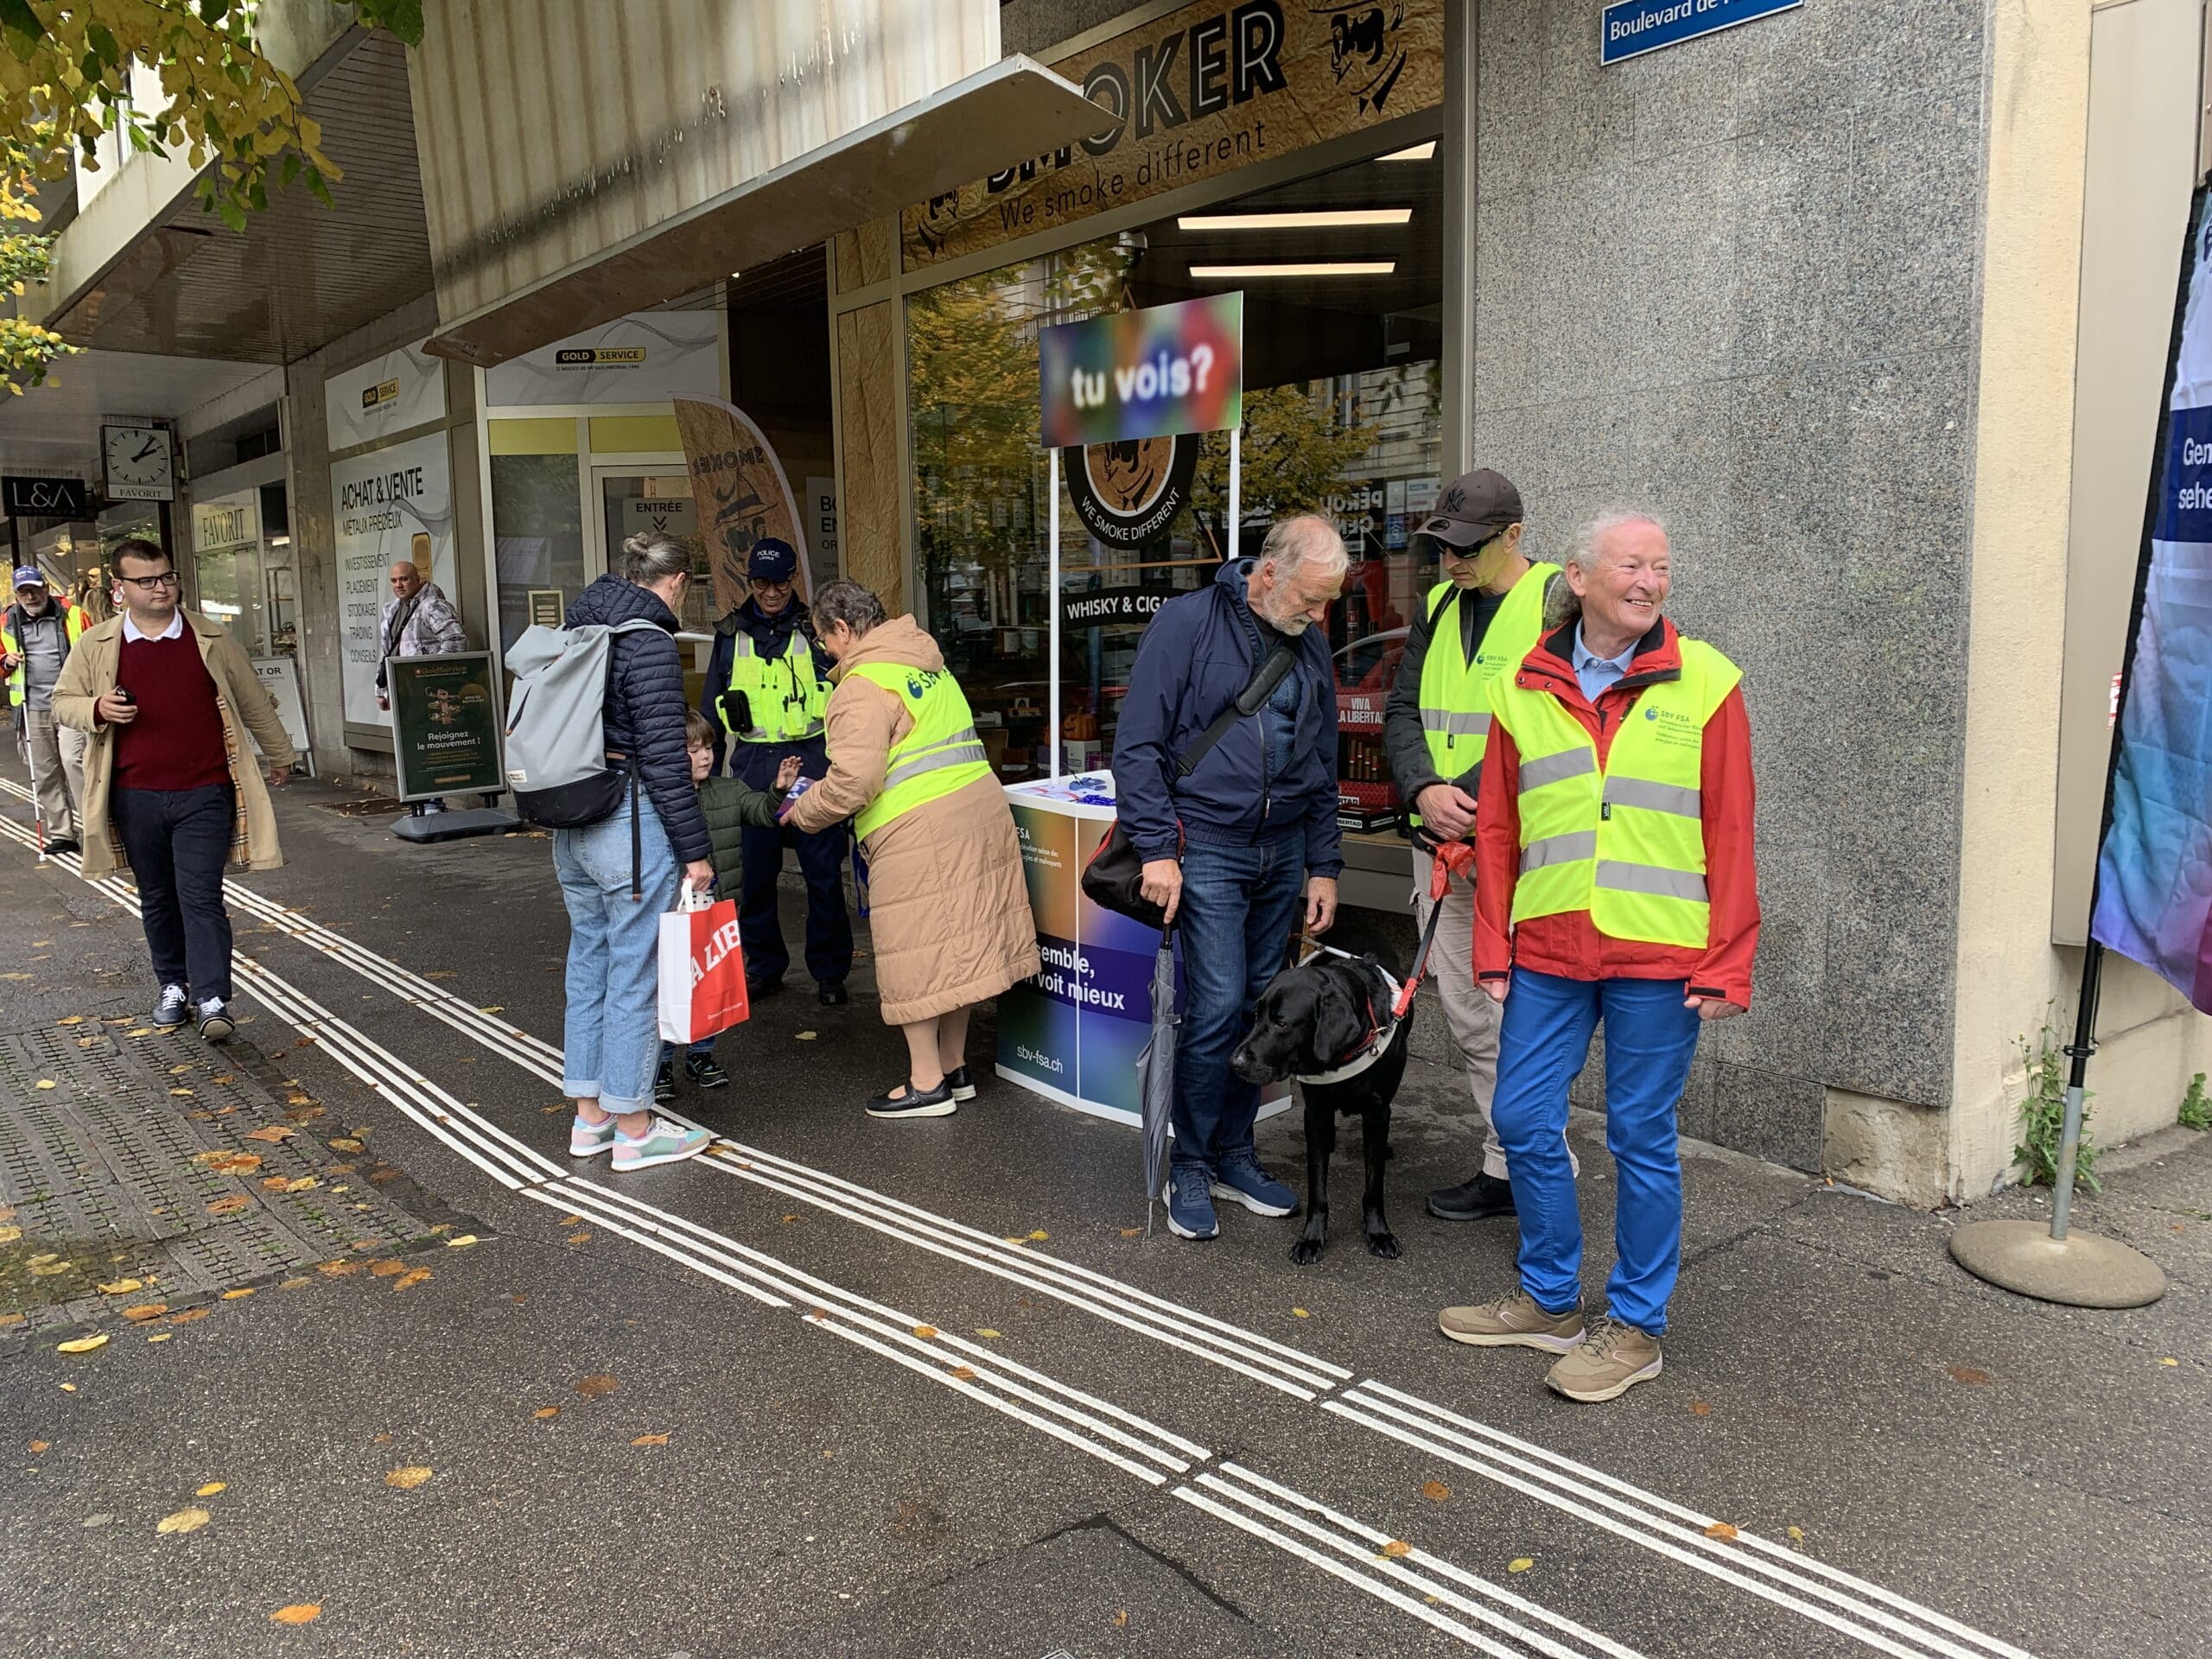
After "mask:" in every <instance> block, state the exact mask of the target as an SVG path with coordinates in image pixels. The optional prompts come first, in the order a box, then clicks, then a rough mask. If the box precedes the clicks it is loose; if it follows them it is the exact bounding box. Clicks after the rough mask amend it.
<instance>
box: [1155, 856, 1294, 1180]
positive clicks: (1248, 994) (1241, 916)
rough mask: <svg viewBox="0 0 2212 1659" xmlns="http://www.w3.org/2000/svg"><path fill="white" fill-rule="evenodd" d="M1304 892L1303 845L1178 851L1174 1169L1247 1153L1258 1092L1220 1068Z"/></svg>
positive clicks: (1279, 956)
mask: <svg viewBox="0 0 2212 1659" xmlns="http://www.w3.org/2000/svg"><path fill="white" fill-rule="evenodd" d="M1305 892H1306V842H1305V839H1304V837H1303V836H1281V837H1278V838H1276V839H1275V840H1273V841H1268V842H1262V843H1261V844H1260V845H1259V846H1256V847H1207V846H1201V845H1198V844H1197V843H1192V844H1190V845H1187V846H1185V848H1184V849H1183V902H1182V906H1181V908H1180V909H1179V910H1178V911H1177V912H1176V914H1175V925H1176V927H1177V929H1178V930H1179V931H1180V932H1181V934H1182V936H1183V985H1184V1002H1185V1007H1184V1009H1183V1029H1182V1041H1181V1043H1180V1044H1179V1046H1177V1048H1176V1050H1175V1111H1174V1117H1173V1122H1174V1125H1175V1139H1174V1141H1173V1146H1172V1147H1171V1149H1170V1150H1171V1154H1172V1160H1173V1165H1174V1166H1175V1167H1176V1168H1178V1169H1187V1168H1194V1167H1195V1168H1200V1169H1216V1170H1217V1169H1218V1168H1219V1167H1220V1166H1221V1163H1222V1160H1224V1158H1228V1157H1230V1156H1232V1155H1234V1154H1239V1153H1241V1154H1244V1155H1246V1156H1248V1157H1249V1156H1250V1155H1251V1152H1252V1123H1253V1121H1254V1120H1255V1118H1257V1117H1258V1116H1259V1115H1260V1087H1259V1085H1258V1084H1254V1083H1247V1082H1245V1081H1244V1079H1243V1078H1242V1077H1238V1076H1237V1075H1236V1073H1235V1072H1234V1071H1230V1069H1229V1057H1230V1054H1232V1053H1234V1052H1236V1045H1237V1044H1238V1043H1239V1042H1240V1041H1242V1040H1243V1037H1244V1033H1246V1032H1248V1031H1249V1030H1250V1029H1251V1028H1252V1008H1253V1005H1254V1004H1255V1003H1256V1002H1257V1001H1259V1000H1260V993H1261V992H1262V991H1263V990H1265V989H1267V988H1268V981H1269V980H1271V979H1273V978H1274V976H1275V975H1276V974H1277V973H1279V972H1280V971H1281V969H1282V966H1283V957H1284V951H1285V947H1286V946H1287V944H1288V943H1289V940H1290V931H1291V929H1292V928H1293V927H1294V926H1295V925H1297V922H1298V917H1299V911H1300V899H1302V898H1303V896H1304V894H1305Z"/></svg>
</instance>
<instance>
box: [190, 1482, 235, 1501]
mask: <svg viewBox="0 0 2212 1659" xmlns="http://www.w3.org/2000/svg"><path fill="white" fill-rule="evenodd" d="M229 1490H230V1482H228V1481H227V1480H211V1481H209V1482H208V1483H207V1484H206V1485H205V1486H202V1487H201V1488H200V1490H199V1491H196V1492H194V1493H193V1496H194V1497H214V1496H215V1494H216V1493H218V1492H223V1491H229Z"/></svg>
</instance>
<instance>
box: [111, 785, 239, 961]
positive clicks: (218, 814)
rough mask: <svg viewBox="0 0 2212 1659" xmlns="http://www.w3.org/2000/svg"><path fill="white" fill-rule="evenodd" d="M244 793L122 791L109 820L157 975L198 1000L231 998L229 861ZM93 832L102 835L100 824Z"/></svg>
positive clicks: (221, 789)
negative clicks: (133, 884) (133, 881)
mask: <svg viewBox="0 0 2212 1659" xmlns="http://www.w3.org/2000/svg"><path fill="white" fill-rule="evenodd" d="M237 810H238V798H237V796H236V795H234V794H233V793H232V790H231V785H228V784H208V785H204V786H202V787H201V788H199V789H118V790H112V791H110V792H109V795H108V803H107V816H108V822H110V823H112V824H114V826H115V832H116V834H117V835H118V836H122V837H123V851H124V856H125V857H127V858H129V859H130V874H132V875H133V876H134V877H136V878H137V882H138V911H139V916H140V918H141V920H142V922H143V925H144V927H145V930H146V949H147V950H148V951H149V953H150V954H151V955H152V957H153V959H154V978H155V980H156V982H158V983H160V984H162V985H164V986H168V985H184V986H188V987H189V988H191V992H192V995H193V998H194V1001H207V998H209V997H211V996H213V997H219V998H220V999H221V1000H222V1001H226V1002H227V1001H230V1000H231V913H230V912H229V911H227V910H226V909H225V908H224V907H223V867H224V865H225V863H226V861H228V859H229V857H230V854H231V834H232V827H233V824H234V822H235V817H236V813H237ZM87 833H88V834H92V835H97V834H99V827H98V826H97V825H92V826H88V828H87Z"/></svg>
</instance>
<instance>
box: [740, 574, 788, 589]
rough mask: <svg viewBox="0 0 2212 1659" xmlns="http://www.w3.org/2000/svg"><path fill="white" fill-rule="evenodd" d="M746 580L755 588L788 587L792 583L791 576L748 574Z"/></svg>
mask: <svg viewBox="0 0 2212 1659" xmlns="http://www.w3.org/2000/svg"><path fill="white" fill-rule="evenodd" d="M746 580H747V582H751V583H752V584H753V586H754V587H755V588H788V587H790V586H791V578H790V577H789V576H782V577H775V576H747V578H746Z"/></svg>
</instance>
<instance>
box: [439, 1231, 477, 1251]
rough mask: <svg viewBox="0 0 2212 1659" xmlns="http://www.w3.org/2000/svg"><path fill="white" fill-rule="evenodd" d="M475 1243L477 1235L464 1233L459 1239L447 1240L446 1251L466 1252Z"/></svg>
mask: <svg viewBox="0 0 2212 1659" xmlns="http://www.w3.org/2000/svg"><path fill="white" fill-rule="evenodd" d="M475 1242H476V1235H475V1234H474V1233H463V1234H462V1235H461V1236H460V1237H459V1238H449V1239H448V1240H446V1249H449V1250H465V1249H467V1248H468V1247H469V1246H470V1245H472V1244H474V1243H475Z"/></svg>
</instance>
